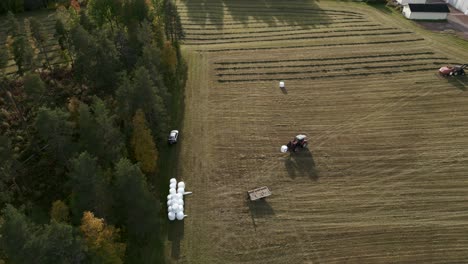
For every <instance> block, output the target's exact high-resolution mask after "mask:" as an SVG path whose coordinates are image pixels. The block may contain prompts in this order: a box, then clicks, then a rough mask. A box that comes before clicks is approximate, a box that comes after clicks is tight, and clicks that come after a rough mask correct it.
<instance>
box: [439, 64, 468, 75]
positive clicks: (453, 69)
mask: <svg viewBox="0 0 468 264" xmlns="http://www.w3.org/2000/svg"><path fill="white" fill-rule="evenodd" d="M467 67H468V64H463V65H453V66H444V67H442V68H440V69H439V74H440V75H442V76H457V75H465V68H467Z"/></svg>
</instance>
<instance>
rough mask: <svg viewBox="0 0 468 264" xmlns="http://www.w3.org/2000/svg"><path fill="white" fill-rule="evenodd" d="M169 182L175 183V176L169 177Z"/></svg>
mask: <svg viewBox="0 0 468 264" xmlns="http://www.w3.org/2000/svg"><path fill="white" fill-rule="evenodd" d="M169 182H170V183H177V180H176V179H175V178H171V179H170V180H169Z"/></svg>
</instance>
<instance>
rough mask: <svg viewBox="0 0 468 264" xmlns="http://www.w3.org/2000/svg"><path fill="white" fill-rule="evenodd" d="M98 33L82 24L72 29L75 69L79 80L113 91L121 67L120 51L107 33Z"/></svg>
mask: <svg viewBox="0 0 468 264" xmlns="http://www.w3.org/2000/svg"><path fill="white" fill-rule="evenodd" d="M96 34H97V36H93V35H92V34H90V33H89V32H87V31H86V30H85V29H84V28H83V27H82V26H80V25H78V26H76V27H75V28H73V29H72V32H71V36H72V41H73V46H74V52H75V62H74V67H73V70H74V72H75V75H76V77H77V79H78V81H80V82H82V83H86V84H89V85H92V86H95V87H96V88H98V89H99V88H101V89H102V88H105V89H106V91H112V88H113V85H114V83H115V80H116V79H118V78H117V76H118V71H119V69H120V61H119V56H118V51H117V48H116V47H115V44H114V42H112V41H111V40H109V39H108V38H107V37H106V36H105V35H102V33H101V32H98V33H96Z"/></svg>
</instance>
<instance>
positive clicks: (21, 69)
mask: <svg viewBox="0 0 468 264" xmlns="http://www.w3.org/2000/svg"><path fill="white" fill-rule="evenodd" d="M11 48H12V53H13V59H14V60H15V63H16V66H17V67H18V74H19V75H23V74H24V73H25V72H26V71H30V70H32V69H33V68H34V66H35V65H34V64H35V61H34V50H33V49H32V47H31V44H30V43H29V41H28V39H27V37H26V36H25V35H17V36H15V37H14V38H13V44H12V46H11Z"/></svg>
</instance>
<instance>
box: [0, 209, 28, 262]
mask: <svg viewBox="0 0 468 264" xmlns="http://www.w3.org/2000/svg"><path fill="white" fill-rule="evenodd" d="M2 215H3V223H2V225H1V226H0V234H1V237H0V242H1V248H2V249H3V251H4V253H5V254H6V255H7V256H8V258H9V260H10V261H11V262H12V263H27V262H24V257H25V255H24V254H23V252H22V250H23V249H24V247H25V245H26V243H28V241H29V240H30V237H31V234H32V233H33V231H34V228H33V227H32V225H31V224H30V223H29V221H28V220H27V219H26V216H25V215H24V214H22V213H21V212H19V211H18V210H16V208H14V207H13V206H11V205H7V206H6V207H5V209H3V211H2Z"/></svg>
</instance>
